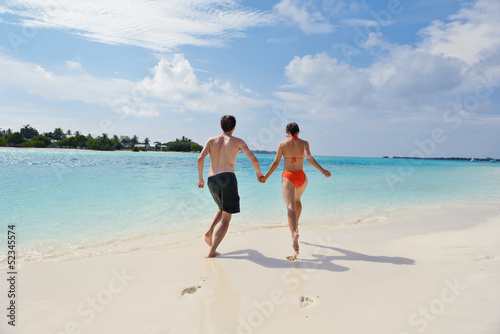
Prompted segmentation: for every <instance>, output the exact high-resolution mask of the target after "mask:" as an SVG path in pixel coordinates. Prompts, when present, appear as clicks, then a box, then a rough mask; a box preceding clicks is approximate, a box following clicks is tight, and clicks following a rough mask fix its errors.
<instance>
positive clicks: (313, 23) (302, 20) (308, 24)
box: [274, 0, 334, 34]
mask: <svg viewBox="0 0 500 334" xmlns="http://www.w3.org/2000/svg"><path fill="white" fill-rule="evenodd" d="M274 10H275V12H276V13H277V15H278V16H281V17H283V18H284V19H285V20H287V21H289V20H291V21H292V22H293V23H295V24H297V25H298V26H299V28H300V29H301V30H302V31H303V32H305V33H306V34H316V33H321V34H325V33H330V32H332V31H333V30H334V27H333V26H332V25H331V24H330V23H328V22H327V21H326V19H325V18H324V17H323V15H322V14H321V13H320V12H319V11H315V10H314V9H313V8H312V5H311V3H306V2H304V1H298V0H281V1H280V2H279V3H278V4H276V5H275V6H274Z"/></svg>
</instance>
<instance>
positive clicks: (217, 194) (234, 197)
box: [207, 173, 240, 213]
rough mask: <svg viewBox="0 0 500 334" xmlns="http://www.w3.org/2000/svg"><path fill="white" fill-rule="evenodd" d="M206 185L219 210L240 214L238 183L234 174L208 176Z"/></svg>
mask: <svg viewBox="0 0 500 334" xmlns="http://www.w3.org/2000/svg"><path fill="white" fill-rule="evenodd" d="M207 185H208V189H210V193H211V194H212V197H213V198H214V201H215V203H216V204H217V206H218V207H219V209H221V210H222V211H226V212H227V213H238V212H240V196H238V181H237V180H236V175H234V173H220V174H217V175H213V176H210V177H209V178H208V180H207Z"/></svg>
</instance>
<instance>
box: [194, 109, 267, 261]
mask: <svg viewBox="0 0 500 334" xmlns="http://www.w3.org/2000/svg"><path fill="white" fill-rule="evenodd" d="M220 125H221V128H222V131H223V132H222V134H221V135H219V136H215V137H212V138H210V139H209V140H208V141H207V143H206V144H205V147H204V148H203V150H202V151H201V153H200V156H199V157H198V175H199V181H198V187H199V188H203V187H204V186H205V181H204V180H203V163H204V161H205V157H206V156H207V154H210V170H209V172H208V180H207V184H208V188H209V189H210V193H211V194H212V197H213V198H214V201H215V203H216V204H217V206H218V207H219V210H218V211H217V212H216V213H215V215H214V217H213V218H212V224H211V225H210V228H209V230H208V232H207V233H205V242H206V243H207V244H208V245H209V246H210V252H209V253H208V256H207V257H215V256H217V255H219V253H217V252H216V249H217V247H218V246H219V244H220V243H221V241H222V239H224V236H225V235H226V232H227V229H228V227H229V222H230V221H231V216H232V214H233V213H238V212H240V197H239V196H238V182H237V180H236V175H235V174H234V164H235V162H236V157H237V155H238V153H239V151H240V150H241V151H243V153H245V155H246V156H247V157H248V158H249V159H250V160H251V161H252V165H253V168H254V169H255V173H256V174H257V180H258V181H259V182H261V183H262V182H263V181H262V179H263V175H262V173H261V172H260V166H259V161H258V160H257V158H256V157H255V155H254V154H253V153H252V152H251V151H250V150H249V149H248V146H247V144H246V143H245V142H244V141H243V140H241V139H240V138H236V137H233V132H234V128H235V126H236V119H235V118H234V116H230V115H225V116H222V118H221V121H220ZM219 222H220V224H221V225H220V226H219V228H218V229H217V231H216V232H215V235H214V229H215V226H216V225H217V224H218V223H219ZM212 236H214V238H213V240H212Z"/></svg>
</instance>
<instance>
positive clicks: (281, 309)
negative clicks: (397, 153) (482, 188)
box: [0, 203, 500, 334]
mask: <svg viewBox="0 0 500 334" xmlns="http://www.w3.org/2000/svg"><path fill="white" fill-rule="evenodd" d="M499 233H500V206H499V205H498V204H496V203H488V204H474V205H468V206H460V207H451V206H449V207H439V208H429V209H426V210H420V211H419V212H414V211H406V212H398V213H395V214H393V215H390V216H389V217H388V219H387V220H385V221H380V222H376V223H372V224H366V225H358V226H349V227H341V228H333V229H324V228H318V227H315V226H313V225H308V226H304V227H303V228H302V229H301V238H300V247H301V255H300V260H299V261H296V262H290V261H287V260H286V259H285V258H286V256H287V255H291V240H289V239H290V236H289V233H286V232H285V231H283V230H282V229H262V230H255V231H252V232H248V233H247V232H245V233H240V234H238V233H235V234H228V236H226V238H225V239H224V241H223V242H222V244H221V245H220V247H219V249H218V250H219V251H220V252H221V254H222V255H221V256H220V257H217V258H215V259H205V258H204V256H205V255H206V254H205V253H207V252H208V246H206V245H205V244H204V242H203V238H202V235H200V236H199V238H198V239H197V240H191V241H189V242H188V243H185V244H183V245H178V247H173V248H168V247H159V248H155V249H138V250H136V251H132V252H127V253H122V254H112V255H102V256H96V257H92V258H83V259H77V260H70V261H60V262H47V263H41V264H37V265H30V266H24V267H23V268H22V269H20V270H19V277H20V280H19V281H20V282H22V284H19V287H18V289H19V300H18V302H19V309H18V314H19V317H18V321H19V323H18V324H17V326H16V327H18V328H17V329H18V330H19V329H22V331H23V332H24V331H26V332H49V333H51V332H57V333H59V332H64V331H65V330H67V329H72V330H73V331H74V332H78V331H77V330H81V332H82V333H109V332H120V333H165V332H167V333H199V332H207V333H209V332H214V333H226V332H227V333H276V332H280V331H287V332H290V333H304V332H311V331H312V332H318V333H323V332H325V330H327V329H328V332H331V331H333V332H339V333H350V334H351V333H353V334H356V333H367V332H377V333H396V334H403V333H405V334H410V333H420V332H424V331H425V333H452V332H453V333H464V334H466V333H467V334H468V333H477V332H481V333H491V334H493V333H497V332H498V330H499V329H500V321H499V320H498V317H497V314H498V312H499V311H500V245H499V244H498V235H499ZM0 272H3V270H0ZM5 284H6V283H5V282H2V287H1V288H2V290H3V289H4V288H5V286H4V285H5ZM183 292H184V294H183ZM92 301H93V302H92ZM360 319H363V320H362V321H360ZM9 327H10V326H9ZM0 328H5V331H3V330H2V332H5V333H14V331H10V330H11V328H7V327H6V322H5V321H4V322H3V323H2V324H0Z"/></svg>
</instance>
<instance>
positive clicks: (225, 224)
mask: <svg viewBox="0 0 500 334" xmlns="http://www.w3.org/2000/svg"><path fill="white" fill-rule="evenodd" d="M221 216H222V218H221V221H220V226H219V228H218V229H217V231H215V236H214V241H213V244H212V247H210V252H209V253H208V256H207V257H215V256H217V255H219V253H217V252H216V250H217V247H218V246H219V244H220V243H221V241H222V239H224V236H225V235H226V232H227V230H228V228H229V222H230V221H231V216H232V215H231V214H230V213H227V212H225V211H222V214H221Z"/></svg>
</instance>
